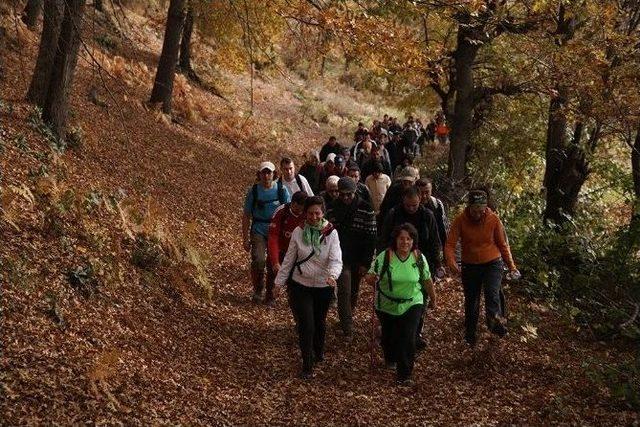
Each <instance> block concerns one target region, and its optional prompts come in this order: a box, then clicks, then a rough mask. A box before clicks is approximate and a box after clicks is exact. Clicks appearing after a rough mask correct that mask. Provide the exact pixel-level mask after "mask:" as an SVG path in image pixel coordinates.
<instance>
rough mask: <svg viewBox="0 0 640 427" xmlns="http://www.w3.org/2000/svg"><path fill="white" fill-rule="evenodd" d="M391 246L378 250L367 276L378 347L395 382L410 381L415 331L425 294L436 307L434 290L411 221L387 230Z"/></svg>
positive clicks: (430, 303) (432, 307)
mask: <svg viewBox="0 0 640 427" xmlns="http://www.w3.org/2000/svg"><path fill="white" fill-rule="evenodd" d="M391 236H392V239H391V247H389V248H388V249H387V250H385V251H383V252H381V253H380V254H379V255H378V256H377V257H376V259H375V260H374V262H373V265H372V266H371V268H370V270H369V274H368V276H367V280H368V281H369V283H371V284H373V283H375V284H376V296H375V307H376V314H377V316H378V319H379V320H380V325H381V327H382V351H383V353H384V358H385V362H386V364H387V366H389V367H392V366H394V367H395V368H396V373H397V380H398V383H400V384H402V385H410V384H412V383H413V382H412V380H411V372H412V371H413V362H414V358H415V351H416V331H417V329H418V324H419V323H420V317H421V315H422V308H423V305H424V303H425V301H424V298H423V293H422V289H423V288H424V290H425V291H426V294H427V295H429V307H430V308H431V309H435V308H436V294H435V290H434V287H433V282H432V280H431V274H430V272H429V264H428V263H427V261H426V259H425V257H424V255H422V254H421V253H420V252H419V251H418V249H417V248H418V232H417V231H416V229H415V227H414V226H413V225H411V224H408V223H405V224H401V225H398V226H397V227H396V228H395V229H394V230H393V233H392V234H391Z"/></svg>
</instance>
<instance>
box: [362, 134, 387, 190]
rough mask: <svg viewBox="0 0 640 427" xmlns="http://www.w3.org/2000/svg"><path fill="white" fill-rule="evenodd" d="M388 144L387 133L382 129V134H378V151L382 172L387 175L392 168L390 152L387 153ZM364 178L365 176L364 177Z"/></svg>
mask: <svg viewBox="0 0 640 427" xmlns="http://www.w3.org/2000/svg"><path fill="white" fill-rule="evenodd" d="M388 144H389V135H388V133H387V131H385V130H384V129H383V130H382V134H381V135H380V140H379V143H378V151H379V152H380V156H381V159H382V165H383V166H384V168H385V171H384V173H385V174H387V175H389V177H391V171H392V170H393V169H391V154H390V153H389V150H388V149H387V145H388ZM365 179H366V177H365Z"/></svg>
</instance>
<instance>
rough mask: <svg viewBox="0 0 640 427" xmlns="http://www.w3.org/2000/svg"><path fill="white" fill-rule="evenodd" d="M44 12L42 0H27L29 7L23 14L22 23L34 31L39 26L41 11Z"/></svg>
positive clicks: (27, 6)
mask: <svg viewBox="0 0 640 427" xmlns="http://www.w3.org/2000/svg"><path fill="white" fill-rule="evenodd" d="M41 10H42V0H27V5H26V6H25V8H24V12H23V13H22V22H24V23H25V24H26V26H27V27H29V28H30V29H32V30H33V29H34V28H35V27H36V25H37V24H38V18H39V17H40V11H41Z"/></svg>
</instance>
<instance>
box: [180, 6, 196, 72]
mask: <svg viewBox="0 0 640 427" xmlns="http://www.w3.org/2000/svg"><path fill="white" fill-rule="evenodd" d="M192 34H193V8H192V7H188V9H187V16H186V17H185V20H184V29H183V30H182V41H181V42H180V62H179V64H180V69H181V70H182V71H183V72H185V73H187V74H189V73H192V72H193V68H192V67H191V35H192Z"/></svg>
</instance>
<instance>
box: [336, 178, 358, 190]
mask: <svg viewBox="0 0 640 427" xmlns="http://www.w3.org/2000/svg"><path fill="white" fill-rule="evenodd" d="M338 191H340V192H341V193H355V192H356V182H355V181H354V180H353V179H351V178H349V177H348V176H343V177H342V178H340V180H339V181H338Z"/></svg>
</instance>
